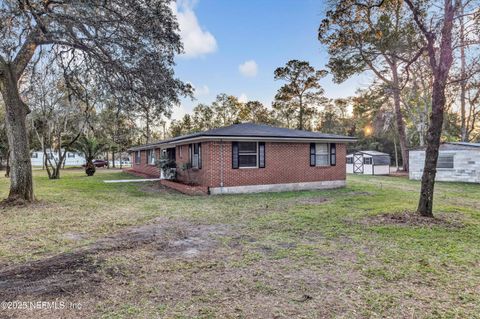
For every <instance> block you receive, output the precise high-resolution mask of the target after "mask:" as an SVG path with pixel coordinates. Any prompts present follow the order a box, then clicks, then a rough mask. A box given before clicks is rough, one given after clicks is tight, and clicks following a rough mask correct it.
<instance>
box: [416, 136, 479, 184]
mask: <svg viewBox="0 0 480 319" xmlns="http://www.w3.org/2000/svg"><path fill="white" fill-rule="evenodd" d="M424 165H425V148H424V147H423V148H417V149H412V150H410V151H409V166H410V169H409V177H410V179H415V180H420V179H422V175H423V168H424ZM435 180H437V181H444V182H468V183H480V143H464V142H457V143H443V144H441V145H440V149H439V152H438V161H437V174H436V176H435Z"/></svg>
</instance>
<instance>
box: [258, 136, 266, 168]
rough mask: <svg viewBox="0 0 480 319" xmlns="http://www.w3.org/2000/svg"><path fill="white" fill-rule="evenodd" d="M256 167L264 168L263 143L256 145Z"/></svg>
mask: <svg viewBox="0 0 480 319" xmlns="http://www.w3.org/2000/svg"><path fill="white" fill-rule="evenodd" d="M258 167H260V168H265V142H259V143H258Z"/></svg>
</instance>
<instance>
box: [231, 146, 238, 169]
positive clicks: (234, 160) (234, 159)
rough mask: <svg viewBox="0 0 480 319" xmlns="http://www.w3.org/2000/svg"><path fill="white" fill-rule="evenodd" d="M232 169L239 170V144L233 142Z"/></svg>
mask: <svg viewBox="0 0 480 319" xmlns="http://www.w3.org/2000/svg"><path fill="white" fill-rule="evenodd" d="M232 168H238V142H232Z"/></svg>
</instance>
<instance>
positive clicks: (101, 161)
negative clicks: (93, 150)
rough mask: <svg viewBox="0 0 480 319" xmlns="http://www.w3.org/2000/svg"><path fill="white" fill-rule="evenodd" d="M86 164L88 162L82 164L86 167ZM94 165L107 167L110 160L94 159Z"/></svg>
mask: <svg viewBox="0 0 480 319" xmlns="http://www.w3.org/2000/svg"><path fill="white" fill-rule="evenodd" d="M85 165H86V164H83V165H82V166H83V167H85ZM93 165H95V167H107V166H108V162H107V161H105V160H100V159H97V160H93Z"/></svg>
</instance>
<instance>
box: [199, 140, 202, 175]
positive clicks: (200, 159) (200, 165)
mask: <svg viewBox="0 0 480 319" xmlns="http://www.w3.org/2000/svg"><path fill="white" fill-rule="evenodd" d="M198 168H199V169H200V168H202V143H198Z"/></svg>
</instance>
